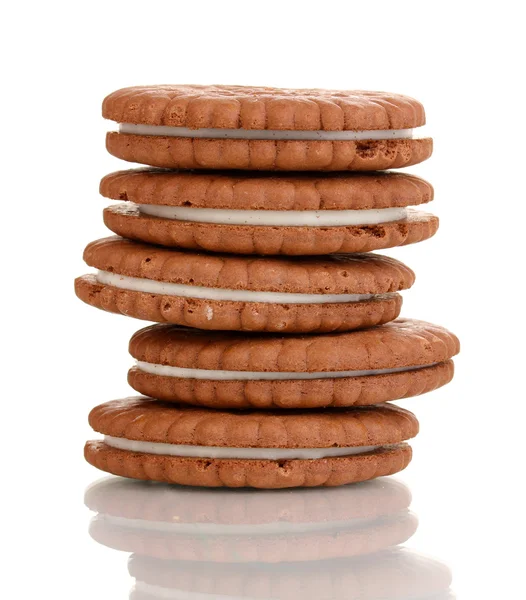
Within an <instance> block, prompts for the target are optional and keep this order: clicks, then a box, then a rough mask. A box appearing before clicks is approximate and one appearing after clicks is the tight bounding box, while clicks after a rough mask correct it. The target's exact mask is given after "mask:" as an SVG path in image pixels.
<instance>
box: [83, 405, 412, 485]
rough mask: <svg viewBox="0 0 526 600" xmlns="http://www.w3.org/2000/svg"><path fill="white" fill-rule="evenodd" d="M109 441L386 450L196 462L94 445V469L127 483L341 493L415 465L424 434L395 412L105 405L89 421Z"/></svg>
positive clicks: (90, 453)
mask: <svg viewBox="0 0 526 600" xmlns="http://www.w3.org/2000/svg"><path fill="white" fill-rule="evenodd" d="M89 422H90V425H91V426H92V427H93V429H95V431H98V432H99V433H103V434H104V435H109V436H112V437H116V438H125V439H126V440H136V441H141V442H154V443H155V442H157V443H169V444H177V445H195V446H219V447H221V446H222V447H229V448H236V447H238V448H289V449H290V448H334V447H344V448H351V447H363V446H379V448H376V449H375V450H373V451H369V452H364V453H360V454H355V455H346V456H341V457H337V458H335V457H330V458H329V457H328V458H320V459H303V460H302V459H286V460H270V459H231V458H194V457H182V456H169V455H164V454H149V453H145V452H141V451H137V452H134V451H130V450H122V449H119V448H116V447H114V446H110V445H108V444H107V443H105V442H104V441H92V442H87V443H86V446H85V449H84V455H85V457H86V460H87V461H88V462H89V463H90V464H92V465H93V466H95V467H97V468H99V469H101V470H103V471H107V472H109V473H113V474H114V475H121V476H123V477H131V478H133V479H146V480H151V481H161V482H167V483H178V484H180V485H197V486H203V487H256V488H268V489H276V488H291V487H316V486H336V485H344V484H347V483H355V482H358V481H366V480H368V479H373V478H376V477H381V476H384V475H392V474H393V473H396V472H398V471H400V470H402V469H404V468H405V467H406V466H407V465H408V464H409V462H410V460H411V448H410V447H409V446H408V445H407V444H405V443H403V440H406V439H409V438H412V437H414V436H415V435H416V434H417V433H418V421H417V420H416V418H415V416H414V415H413V414H412V413H410V412H409V411H406V410H403V409H400V408H395V407H392V406H384V405H381V406H376V407H374V408H369V409H356V410H352V411H351V410H336V411H331V412H330V413H328V412H327V411H306V412H302V413H298V412H289V413H284V412H269V411H265V412H262V411H250V412H243V413H240V412H226V411H216V410H206V409H200V408H193V407H182V406H175V405H170V404H168V403H163V402H160V401H157V400H152V399H149V398H127V399H125V400H116V401H112V402H107V403H105V404H101V405H100V406H97V407H96V408H94V409H93V410H92V411H91V413H90V415H89Z"/></svg>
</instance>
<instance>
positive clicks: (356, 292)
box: [75, 237, 414, 332]
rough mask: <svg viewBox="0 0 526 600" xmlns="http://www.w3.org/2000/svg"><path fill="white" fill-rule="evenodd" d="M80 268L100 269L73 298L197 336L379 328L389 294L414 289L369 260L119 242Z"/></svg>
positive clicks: (399, 274) (394, 271)
mask: <svg viewBox="0 0 526 600" xmlns="http://www.w3.org/2000/svg"><path fill="white" fill-rule="evenodd" d="M84 260H85V261H86V262H87V263H88V265H89V266H91V267H95V268H97V269H98V270H99V271H98V273H97V274H96V275H87V276H84V277H79V278H78V279H77V280H76V282H75V289H76V292H77V295H78V296H79V298H80V299H81V300H84V301H85V302H87V303H88V304H91V305H92V306H95V307H97V308H101V309H103V310H107V311H110V312H116V313H122V314H125V315H128V316H132V317H135V318H138V319H145V320H148V321H158V322H161V323H163V322H167V323H175V324H178V325H186V326H189V327H197V328H200V329H222V330H243V331H279V332H310V331H316V332H323V331H336V330H340V331H347V330H350V329H357V328H364V327H370V326H373V325H379V324H382V323H386V322H388V321H391V320H393V319H395V318H396V317H397V316H398V314H399V312H400V307H401V304H402V299H401V297H400V295H399V294H398V293H397V292H398V291H400V290H403V289H407V288H409V287H410V286H411V285H412V284H413V281H414V273H413V272H412V271H411V269H409V268H408V267H406V266H405V265H404V264H402V263H401V262H399V261H397V260H394V259H392V258H387V257H384V256H378V255H374V254H360V255H356V256H355V255H345V256H344V255H336V256H327V257H319V258H317V257H315V258H305V257H290V258H285V257H273V258H270V257H266V258H261V257H258V258H253V257H249V256H232V255H228V254H223V255H210V254H199V253H194V252H182V251H176V250H169V249H166V248H159V247H156V246H150V245H147V244H140V243H136V242H132V241H129V240H124V239H122V238H118V237H111V238H105V239H102V240H98V241H96V242H92V243H91V244H89V245H88V246H87V248H86V250H85V251H84Z"/></svg>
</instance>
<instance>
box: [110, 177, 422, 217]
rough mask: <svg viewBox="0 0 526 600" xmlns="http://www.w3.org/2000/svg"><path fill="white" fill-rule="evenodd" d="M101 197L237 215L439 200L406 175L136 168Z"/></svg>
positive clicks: (113, 182)
mask: <svg viewBox="0 0 526 600" xmlns="http://www.w3.org/2000/svg"><path fill="white" fill-rule="evenodd" d="M100 193H101V194H102V196H104V197H106V198H111V199H112V200H127V201H130V202H135V203H136V204H155V205H164V206H185V207H190V208H214V209H232V210H350V209H352V210H367V209H382V208H391V207H404V206H417V205H419V204H424V203H426V202H430V201H431V200H433V188H432V186H431V184H429V183H428V182H427V181H425V180H423V179H420V178H419V177H415V176H414V175H408V174H406V173H394V172H393V173H382V172H378V173H371V174H362V173H332V174H325V175H322V174H320V173H308V174H301V173H274V174H260V173H250V172H247V173H239V172H235V171H233V172H217V171H212V172H206V171H190V172H188V171H172V172H170V171H164V170H160V169H130V170H127V171H117V172H115V173H110V174H109V175H106V177H104V178H103V179H102V181H101V182H100Z"/></svg>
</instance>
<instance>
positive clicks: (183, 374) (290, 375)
mask: <svg viewBox="0 0 526 600" xmlns="http://www.w3.org/2000/svg"><path fill="white" fill-rule="evenodd" d="M435 364H436V363H433V364H430V365H420V366H417V367H397V368H394V369H370V370H364V371H318V372H311V373H307V372H298V371H279V372H278V371H220V370H214V369H188V368H184V367H173V366H170V365H156V364H154V363H148V362H143V361H140V360H138V361H136V365H137V368H138V369H140V370H141V371H144V372H145V373H150V374H151V375H160V376H162V377H179V378H181V379H207V380H213V381H261V380H270V381H276V380H292V379H340V378H342V377H366V376H369V375H388V374H390V373H404V372H405V371H416V370H418V369H425V368H426V367H432V366H434V365H435Z"/></svg>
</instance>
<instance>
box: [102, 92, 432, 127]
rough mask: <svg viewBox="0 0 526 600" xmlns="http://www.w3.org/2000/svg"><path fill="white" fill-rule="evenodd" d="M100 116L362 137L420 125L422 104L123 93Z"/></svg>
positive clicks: (365, 96) (352, 96) (287, 95)
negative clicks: (363, 133)
mask: <svg viewBox="0 0 526 600" xmlns="http://www.w3.org/2000/svg"><path fill="white" fill-rule="evenodd" d="M102 116H103V117H104V118H106V119H111V120H112V121H117V122H118V123H133V124H144V125H164V126H171V127H188V128H191V129H199V128H219V129H256V130H262V129H269V130H289V131H346V130H350V131H353V130H355V131H361V130H385V129H410V128H412V127H419V126H421V125H424V124H425V113H424V107H423V106H422V104H420V102H418V101H417V100H414V99H413V98H409V97H408V96H402V95H400V94H390V93H386V92H367V91H331V90H319V89H314V90H307V89H295V90H294V89H278V88H268V87H243V86H228V85H155V86H138V87H130V88H124V89H121V90H117V91H116V92H113V93H112V94H110V95H109V96H107V97H106V98H105V99H104V102H103V103H102Z"/></svg>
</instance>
